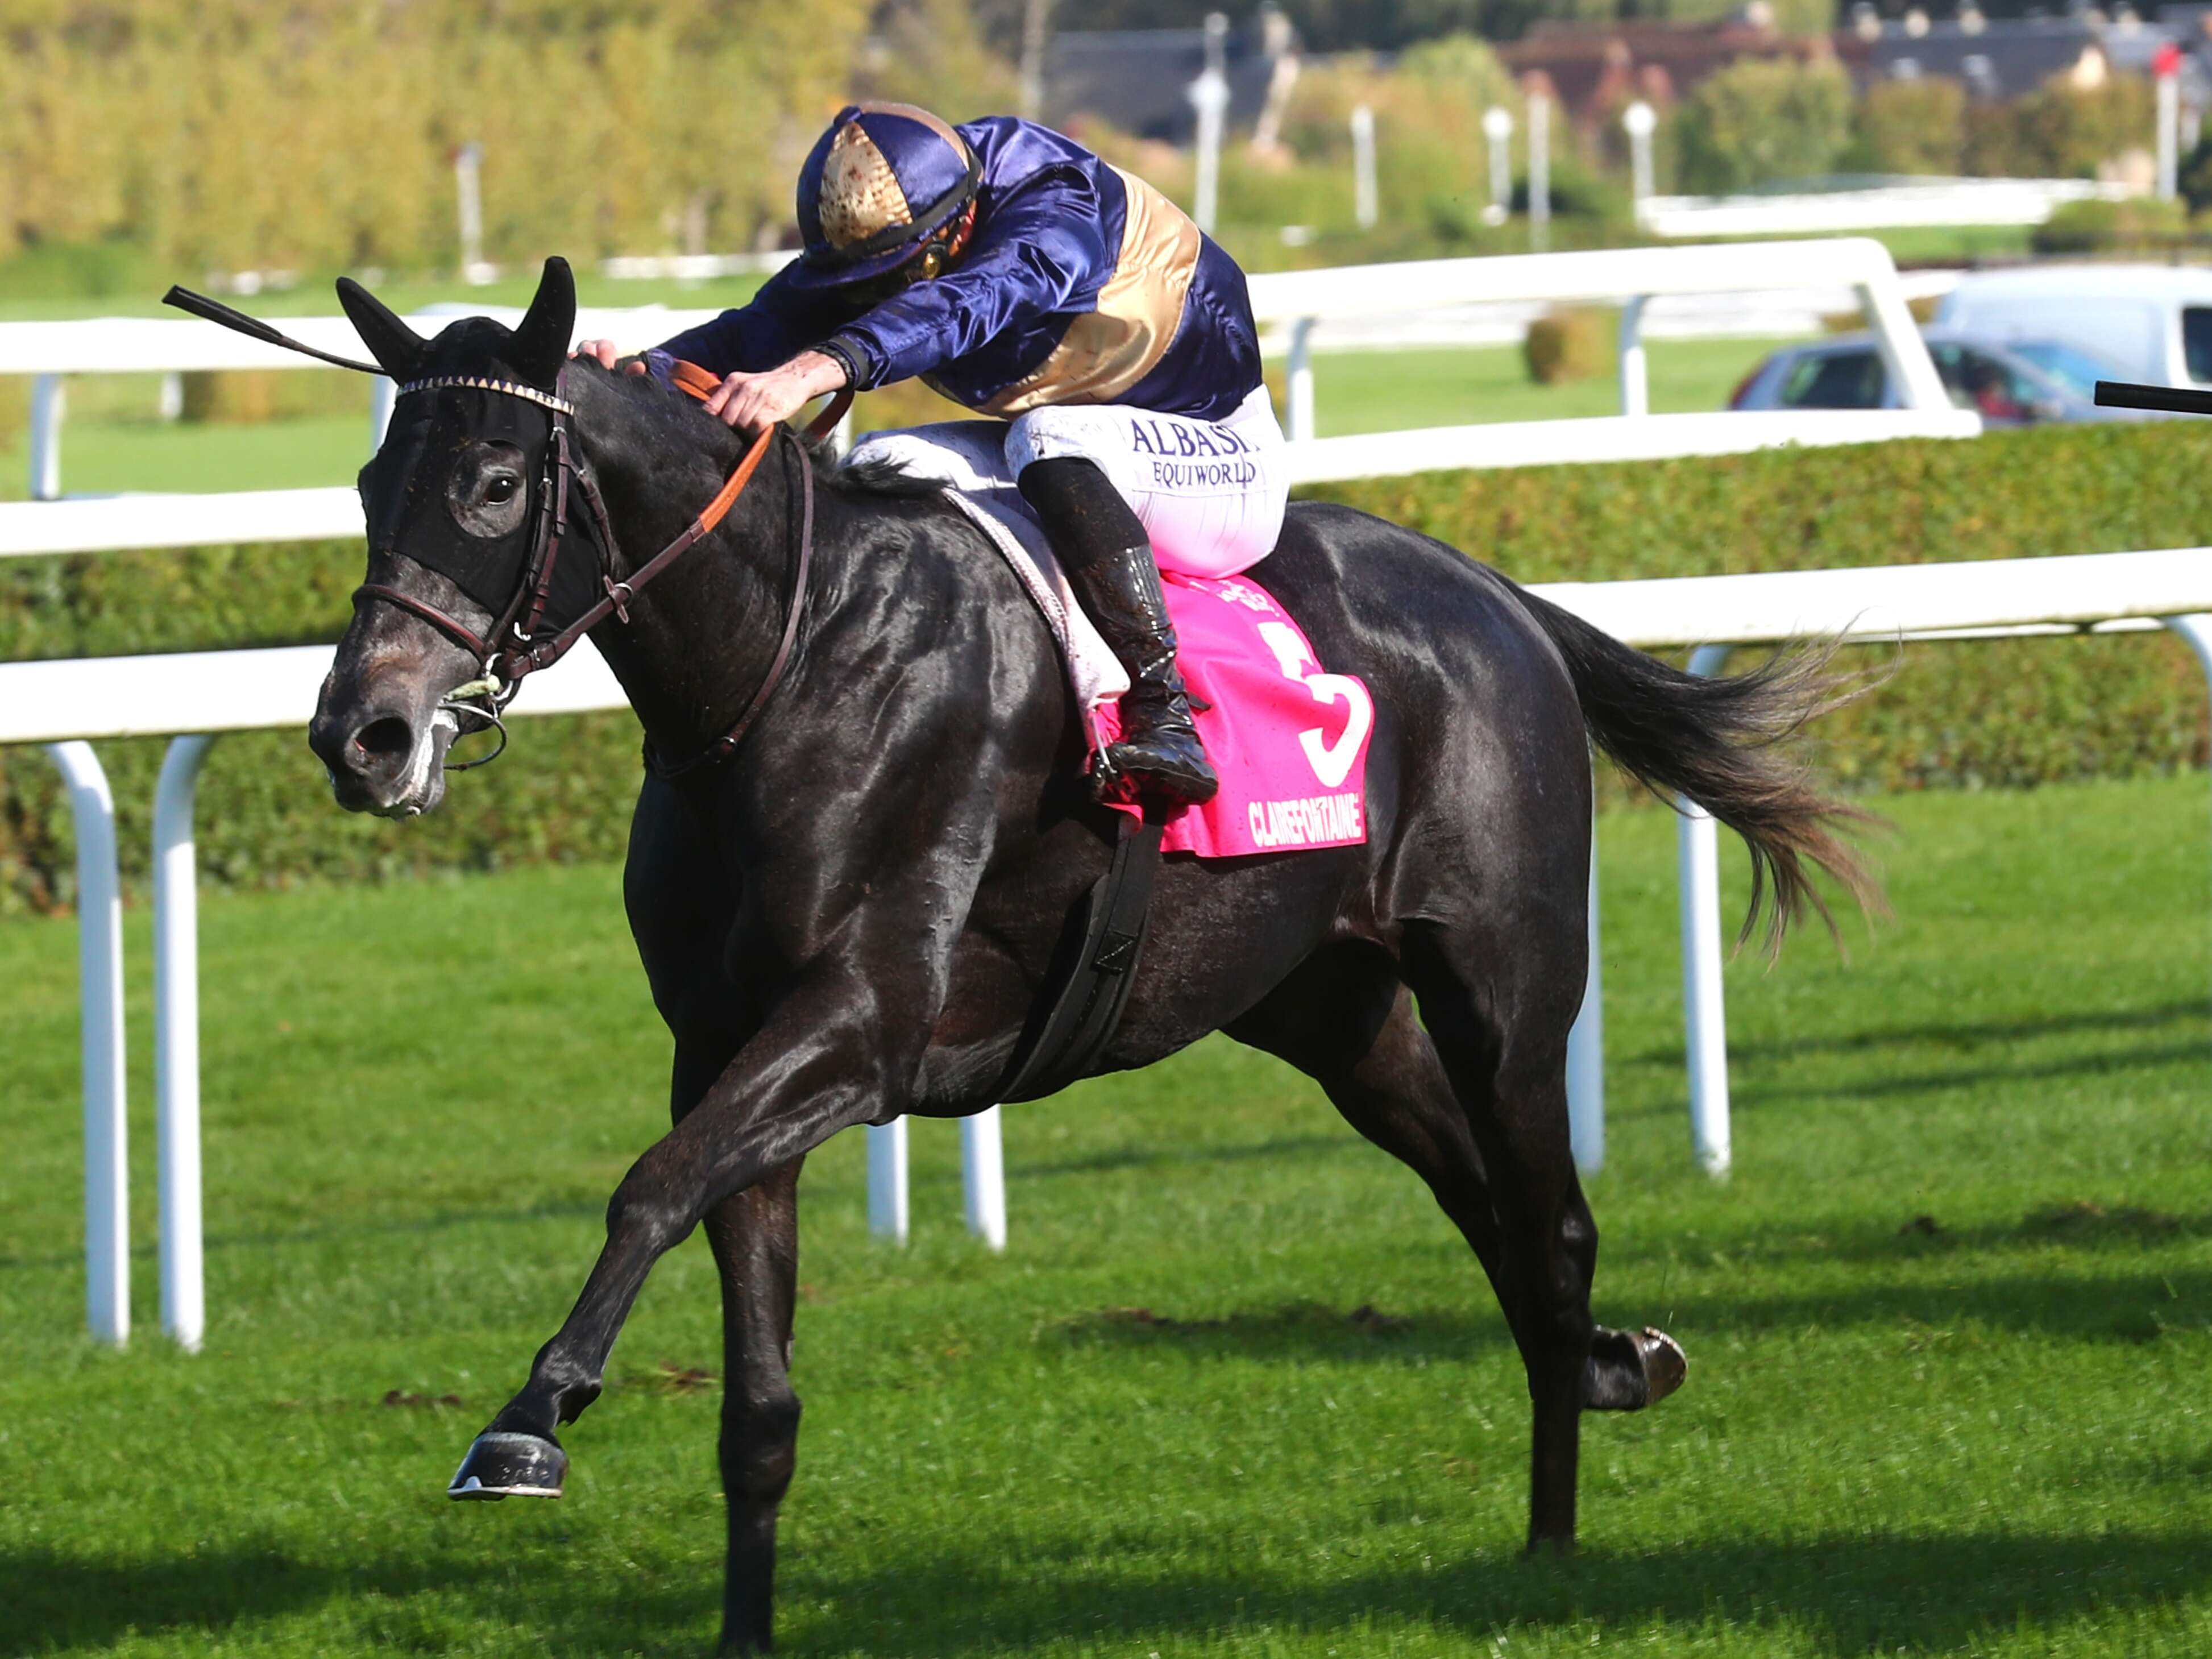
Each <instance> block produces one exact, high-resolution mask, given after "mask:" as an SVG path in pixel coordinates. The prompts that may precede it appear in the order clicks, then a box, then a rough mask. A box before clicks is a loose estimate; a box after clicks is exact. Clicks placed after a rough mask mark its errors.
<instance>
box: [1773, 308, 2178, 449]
mask: <svg viewBox="0 0 2212 1659" xmlns="http://www.w3.org/2000/svg"><path fill="white" fill-rule="evenodd" d="M1922 337H1923V339H1925V340H1926V341H1927V342H1928V355H1929V356H1930V357H1932V358H1934V359H1935V361H1936V374H1937V376H1938V377H1939V378H1940V379H1941V380H1942V382H1943V389H1944V390H1945V391H1946V392H1949V393H1950V394H1951V401H1952V403H1953V404H1956V405H1957V406H1958V407H1959V408H1960V409H1971V410H1974V411H1975V412H1976V413H1977V414H1978V415H1980V416H1981V417H1982V420H1983V422H1984V423H1985V424H1987V425H1990V426H2027V425H2028V424H2030V423H2032V422H2042V421H2111V420H2136V419H2141V418H2142V416H2140V414H2139V413H2138V412H2137V411H2136V410H2123V409H2100V408H2099V407H2098V406H2097V404H2096V403H2095V401H2094V398H2095V392H2096V383H2097V381H2098V380H2100V379H2102V380H2120V379H2123V378H2124V376H2123V375H2122V374H2120V372H2119V370H2118V368H2114V367H2112V365H2110V364H2107V363H2104V362H2100V361H2098V360H2097V359H2096V358H2094V357H2093V356H2090V355H2089V354H2087V352H2084V351H2081V350H2078V349H2075V347H2073V346H2071V345H2069V344H2068V343H2064V342H2063V341H2057V340H2023V341H2020V342H2017V343H2009V344H1999V343H1996V342H1995V341H1991V340H1987V339H1983V338H1980V337H1975V336H1972V335H1964V334H1960V333H1958V332H1956V331H1951V330H1946V329H1929V330H1928V331H1926V332H1925V333H1924V334H1923V336H1922ZM1900 407H1902V404H1901V401H1900V399H1899V397H1898V395H1897V392H1896V390H1895V388H1893V386H1891V385H1890V384H1889V373H1888V370H1887V368H1884V367H1883V364H1882V361H1881V351H1880V350H1879V349H1877V348H1876V346H1875V339H1874V336H1873V335H1871V334H1838V335H1837V336H1836V337H1834V338H1832V339H1828V340H1819V341H1815V342H1814V343H1811V344H1808V345H1801V346H1787V347H1784V349H1782V350H1780V351H1778V352H1776V353H1775V354H1774V355H1773V356H1771V357H1769V358H1767V360H1766V361H1765V362H1763V363H1761V364H1760V365H1759V367H1758V368H1755V369H1753V370H1752V372H1751V373H1750V374H1748V375H1747V376H1745V377H1744V380H1743V383H1742V384H1741V386H1737V387H1736V389H1735V396H1733V397H1732V398H1729V408H1730V409H1897V408H1900Z"/></svg>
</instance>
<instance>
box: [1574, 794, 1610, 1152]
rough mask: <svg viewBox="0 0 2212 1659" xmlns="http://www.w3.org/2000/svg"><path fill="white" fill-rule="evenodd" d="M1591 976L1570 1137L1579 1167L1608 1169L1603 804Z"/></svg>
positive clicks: (1593, 867)
mask: <svg viewBox="0 0 2212 1659" xmlns="http://www.w3.org/2000/svg"><path fill="white" fill-rule="evenodd" d="M1567 1139H1568V1143H1569V1145H1570V1146H1572V1147H1573V1149H1574V1155H1575V1168H1577V1170H1581V1171H1582V1172H1583V1174H1584V1175H1586V1176H1594V1175H1595V1174H1596V1173H1597V1172H1598V1171H1599V1170H1602V1169H1603V1168H1605V976H1604V974H1603V972H1602V971H1601V967H1600V963H1599V960H1598V921H1597V803H1596V801H1595V799H1593V800H1592V801H1591V803H1590V854H1589V977H1588V978H1587V979H1585V980H1584V981H1583V1006H1582V1009H1581V1011H1580V1012H1578V1013H1577V1014H1576V1015H1575V1023H1574V1026H1573V1029H1572V1030H1570V1031H1568V1033H1567Z"/></svg>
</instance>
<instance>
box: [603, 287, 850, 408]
mask: <svg viewBox="0 0 2212 1659" xmlns="http://www.w3.org/2000/svg"><path fill="white" fill-rule="evenodd" d="M835 322H836V318H835V317H834V316H832V315H827V314H825V313H824V312H823V307H822V305H821V303H820V302H819V301H817V300H815V299H813V298H812V297H811V296H810V295H804V294H800V293H797V292H794V291H793V289H790V288H789V287H788V285H787V284H786V283H783V282H781V280H779V278H777V277H770V278H769V281H768V282H767V283H765V284H763V286H762V289H761V290H760V292H759V293H757V294H756V295H754V296H753V297H752V299H751V301H750V302H749V303H747V304H745V305H743V306H739V307H737V308H736V309H734V310H731V311H726V312H724V313H722V314H721V315H720V316H719V317H716V318H714V319H712V320H711V321H708V322H705V323H702V324H701V325H699V326H697V327H696V328H690V329H686V330H685V331H684V332H683V333H681V334H678V335H676V336H675V337H672V338H671V339H668V340H665V341H664V342H662V343H660V344H659V345H658V346H655V347H654V348H653V349H652V350H651V351H648V352H647V353H645V354H644V355H643V356H639V357H635V358H633V359H632V360H631V361H630V362H629V366H628V371H627V372H628V373H629V374H648V373H659V374H662V375H663V376H664V378H665V373H666V365H667V363H668V362H670V361H671V360H673V359H678V358H681V359H683V360H684V361H685V362H692V363H696V364H697V365H698V366H699V367H700V368H703V369H705V370H707V371H708V373H709V374H715V375H719V376H720V378H721V381H722V385H721V387H720V390H719V391H717V392H715V393H714V396H713V397H711V398H708V400H707V405H706V406H707V410H708V413H710V414H712V415H714V416H718V417H720V419H722V420H723V421H726V422H728V423H729V424H730V425H732V426H734V427H742V428H745V429H746V430H749V431H757V430H758V429H759V428H761V427H762V426H763V425H765V424H767V423H768V422H770V421H780V420H782V419H784V418H785V417H786V416H789V415H792V414H794V413H796V412H797V411H798V410H799V409H800V408H802V407H804V406H805V404H807V403H808V402H810V401H811V400H812V399H813V398H818V397H821V396H823V395H824V394H825V393H828V392H835V391H836V390H837V389H838V388H839V387H841V386H843V385H844V384H845V372H844V370H843V369H842V368H841V367H840V366H839V365H838V364H837V362H836V360H835V359H834V358H832V357H829V356H823V354H822V353H821V352H818V351H812V350H801V349H799V348H800V347H801V346H803V345H804V344H805V343H806V342H808V341H810V340H818V339H820V338H821V337H823V335H824V334H826V333H828V332H829V329H830V328H831V327H832V326H834V325H835ZM794 354H795V355H794ZM574 355H575V356H587V357H590V358H592V360H593V361H594V362H597V363H599V366H600V367H601V368H614V366H615V364H616V362H617V358H618V357H619V356H620V355H621V354H620V352H619V350H618V349H617V347H616V346H615V344H614V343H613V342H611V341H609V340H584V341H580V342H579V343H577V346H576V349H575V352H574ZM656 359H658V360H659V361H658V362H656V361H655V360H656Z"/></svg>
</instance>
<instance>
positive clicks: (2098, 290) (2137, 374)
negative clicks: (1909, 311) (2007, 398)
mask: <svg viewBox="0 0 2212 1659" xmlns="http://www.w3.org/2000/svg"><path fill="white" fill-rule="evenodd" d="M1936 321H1937V322H1938V323H1939V324H1942V325H1943V326H1945V327H1947V328H1956V329H1960V330H1965V331H1970V332H1972V333H1975V334H1978V335H1980V336H1982V337H1984V338H1987V339H1994V340H1998V341H2011V340H2063V341H2064V342H2065V343H2067V344H2069V345H2071V346H2076V347H2079V348H2080V349H2081V350H2083V351H2086V352H2087V353H2088V354H2089V355H2090V356H2093V357H2096V358H2100V359H2101V360H2102V361H2103V362H2106V363H2109V364H2110V365H2111V366H2112V372H2113V376H2114V378H2115V379H2118V380H2140V381H2142V382H2144V383H2145V384H2147V385H2150V386H2204V387H2208V388H2212V270H2206V269H2201V268H2194V267H2191V266H2185V265H2037V266H2033V267H2032V268H2029V269H2027V270H1985V271H1970V272H1968V273H1967V274H1966V276H1962V277H1960V279H1959V285H1958V287H1956V288H1954V289H1952V290H1951V292H1950V293H1948V295H1944V297H1943V303H1942V307H1941V308H1939V309H1938V310H1937V312H1936Z"/></svg>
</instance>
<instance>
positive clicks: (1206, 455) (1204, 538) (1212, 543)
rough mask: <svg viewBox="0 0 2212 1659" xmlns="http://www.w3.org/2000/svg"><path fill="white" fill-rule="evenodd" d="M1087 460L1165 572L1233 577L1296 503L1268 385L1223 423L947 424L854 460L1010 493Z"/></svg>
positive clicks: (863, 451)
mask: <svg viewBox="0 0 2212 1659" xmlns="http://www.w3.org/2000/svg"><path fill="white" fill-rule="evenodd" d="M1062 456H1080V457H1081V458H1082V459H1085V460H1088V461H1095V462H1096V463H1097V465H1098V468H1099V470H1100V471H1103V472H1104V473H1105V475H1106V476H1107V477H1108V478H1109V479H1110V480H1112V481H1113V484H1114V487H1115V489H1118V490H1120V491H1121V495H1122V497H1123V499H1124V500H1126V501H1127V502H1128V503H1129V505H1130V506H1131V507H1134V508H1135V509H1136V513H1137V517H1138V518H1139V519H1140V520H1143V522H1144V526H1145V530H1146V534H1148V535H1149V536H1150V537H1151V538H1152V556H1153V557H1154V558H1155V559H1157V560H1158V562H1159V566H1160V568H1161V569H1163V570H1173V571H1176V572H1178V573H1180V574H1183V575H1186V576H1216V577H1218V576H1233V575H1235V574H1237V572H1238V571H1240V570H1242V569H1243V568H1246V567H1247V566H1249V565H1253V564H1257V563H1258V562H1260V561H1261V559H1263V558H1265V557H1266V556H1267V554H1268V553H1269V552H1270V551H1272V550H1273V548H1274V545H1275V538H1276V537H1277V536H1278V535H1279V534H1280V533H1281V531H1282V528H1283V507H1284V504H1285V502H1286V501H1288V500H1289V499H1290V493H1291V484H1290V471H1289V468H1288V466H1287V465H1285V457H1284V453H1283V429H1282V428H1281V427H1279V426H1278V425H1277V424H1276V423H1275V411H1274V408H1273V405H1272V404H1270V403H1269V402H1268V400H1267V387H1265V386H1261V387H1259V388H1257V389H1256V390H1255V391H1254V392H1253V393H1252V395H1251V396H1250V397H1249V398H1246V399H1245V400H1244V401H1243V403H1242V404H1238V405H1237V410H1236V411H1235V412H1234V413H1233V414H1231V416H1229V418H1228V419H1227V420H1225V421H1194V420H1191V419H1189V418H1188V416H1182V415H1158V414H1154V413H1153V412H1152V410H1145V409H1131V408H1128V407H1126V406H1125V405H1122V404H1064V405H1060V406H1057V407H1053V408H1046V409H1033V410H1030V412H1029V413H1028V414H1026V415H1024V416H1020V417H1019V418H1018V419H1017V420H1015V421H1013V422H1011V423H1009V424H1007V425H1004V426H1001V425H1000V424H999V423H998V422H995V421H946V422H941V423H940V424H938V425H935V426H917V427H909V428H907V429H906V430H904V431H900V432H877V433H872V434H870V435H868V436H867V437H866V438H865V439H863V440H862V441H860V444H859V445H858V446H857V447H855V448H854V459H856V460H857V459H863V458H866V459H877V460H885V461H890V462H893V463H895V464H896V465H899V466H902V467H903V468H904V469H905V470H906V471H908V472H910V473H913V474H915V476H917V477H926V478H939V479H942V480H943V481H944V482H945V483H947V484H949V485H951V487H953V488H954V489H962V488H978V487H988V486H992V485H999V486H1004V485H1006V484H1010V483H1013V482H1014V481H1015V480H1017V479H1018V478H1019V477H1021V474H1022V470H1023V469H1024V467H1026V466H1028V465H1030V462H1032V461H1048V460H1054V459H1059V458H1060V457H1062Z"/></svg>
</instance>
